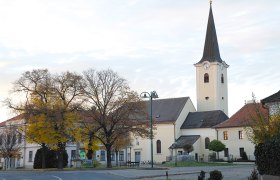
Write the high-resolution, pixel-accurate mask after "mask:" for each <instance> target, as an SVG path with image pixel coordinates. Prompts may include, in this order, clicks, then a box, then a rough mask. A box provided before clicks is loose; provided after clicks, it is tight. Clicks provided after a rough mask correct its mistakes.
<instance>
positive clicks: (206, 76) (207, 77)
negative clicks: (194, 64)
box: [204, 73, 209, 83]
mask: <svg viewBox="0 0 280 180" xmlns="http://www.w3.org/2000/svg"><path fill="white" fill-rule="evenodd" d="M204 83H209V75H208V73H205V74H204Z"/></svg>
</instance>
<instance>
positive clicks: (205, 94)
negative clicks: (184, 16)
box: [194, 1, 229, 115]
mask: <svg viewBox="0 0 280 180" xmlns="http://www.w3.org/2000/svg"><path fill="white" fill-rule="evenodd" d="M194 66H195V67H196V94H197V111H211V110H222V111H223V112H224V113H225V114H227V115H228V82H227V68H228V67H229V65H227V64H226V63H225V61H223V60H222V59H221V57H220V51H219V45H218V40H217V34H216V29H215V23H214V18H213V13H212V2H211V1H210V11H209V17H208V24H207V30H206V37H205V44H204V51H203V56H202V59H201V60H200V61H199V62H198V63H196V64H194Z"/></svg>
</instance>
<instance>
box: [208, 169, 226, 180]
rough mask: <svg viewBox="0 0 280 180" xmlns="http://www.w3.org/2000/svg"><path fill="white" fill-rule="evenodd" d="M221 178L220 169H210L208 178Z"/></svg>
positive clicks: (210, 179)
mask: <svg viewBox="0 0 280 180" xmlns="http://www.w3.org/2000/svg"><path fill="white" fill-rule="evenodd" d="M222 179H223V175H222V172H221V171H218V170H214V171H210V178H208V180H222Z"/></svg>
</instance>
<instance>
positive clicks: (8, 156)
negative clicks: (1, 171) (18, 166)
mask: <svg viewBox="0 0 280 180" xmlns="http://www.w3.org/2000/svg"><path fill="white" fill-rule="evenodd" d="M21 138H22V136H21V134H19V133H18V131H17V127H16V126H15V125H6V126H4V127H3V128H1V129H0V157H2V158H4V162H5V164H4V168H7V169H9V168H10V167H11V160H12V158H17V157H18V155H19V154H20V149H21ZM17 139H18V141H17Z"/></svg>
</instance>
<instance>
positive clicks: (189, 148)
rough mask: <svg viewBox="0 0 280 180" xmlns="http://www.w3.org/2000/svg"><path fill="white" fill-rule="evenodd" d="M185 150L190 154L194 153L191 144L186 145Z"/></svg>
mask: <svg viewBox="0 0 280 180" xmlns="http://www.w3.org/2000/svg"><path fill="white" fill-rule="evenodd" d="M183 149H184V151H186V152H187V153H188V154H189V153H190V152H192V151H193V146H192V145H191V144H186V145H184V147H183Z"/></svg>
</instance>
